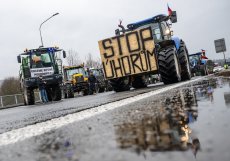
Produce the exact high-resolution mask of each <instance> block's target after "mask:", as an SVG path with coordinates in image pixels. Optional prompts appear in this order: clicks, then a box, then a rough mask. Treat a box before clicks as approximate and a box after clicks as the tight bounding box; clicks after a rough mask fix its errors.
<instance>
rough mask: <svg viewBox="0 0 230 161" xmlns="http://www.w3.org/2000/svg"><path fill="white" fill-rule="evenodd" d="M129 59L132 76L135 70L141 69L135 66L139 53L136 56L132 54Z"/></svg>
mask: <svg viewBox="0 0 230 161" xmlns="http://www.w3.org/2000/svg"><path fill="white" fill-rule="evenodd" d="M130 57H131V63H132V67H133V72H134V74H135V73H136V69H135V68H138V69H139V70H140V71H142V70H141V68H140V67H139V66H138V65H137V64H136V62H137V60H138V59H139V58H140V55H139V53H138V54H132V55H131V56H130Z"/></svg>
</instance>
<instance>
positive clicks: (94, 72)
mask: <svg viewBox="0 0 230 161" xmlns="http://www.w3.org/2000/svg"><path fill="white" fill-rule="evenodd" d="M90 72H93V75H94V76H100V75H102V73H101V71H100V70H91V71H90Z"/></svg>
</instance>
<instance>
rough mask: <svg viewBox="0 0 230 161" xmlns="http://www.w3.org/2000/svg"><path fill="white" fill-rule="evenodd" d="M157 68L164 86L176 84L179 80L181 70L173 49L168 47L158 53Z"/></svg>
mask: <svg viewBox="0 0 230 161" xmlns="http://www.w3.org/2000/svg"><path fill="white" fill-rule="evenodd" d="M158 66H159V74H160V75H161V79H162V82H164V84H171V83H177V82H179V81H180V80H181V69H180V65H179V62H178V57H177V53H176V49H175V47H169V48H166V49H163V50H161V51H160V52H159V54H158Z"/></svg>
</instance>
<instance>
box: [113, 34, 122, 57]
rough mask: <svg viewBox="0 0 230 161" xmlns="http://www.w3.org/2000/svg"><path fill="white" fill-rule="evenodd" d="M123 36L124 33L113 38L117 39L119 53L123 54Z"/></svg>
mask: <svg viewBox="0 0 230 161" xmlns="http://www.w3.org/2000/svg"><path fill="white" fill-rule="evenodd" d="M121 37H124V35H120V36H116V37H113V38H112V39H116V40H117V44H118V49H119V55H123V52H122V48H121Z"/></svg>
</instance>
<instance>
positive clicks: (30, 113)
mask: <svg viewBox="0 0 230 161" xmlns="http://www.w3.org/2000/svg"><path fill="white" fill-rule="evenodd" d="M162 86H163V84H162V83H157V84H155V85H151V86H150V87H149V88H146V89H139V90H131V91H128V92H122V93H119V94H118V93H115V92H113V91H112V92H106V93H100V94H97V95H91V96H84V97H83V96H82V95H78V96H76V97H75V98H73V99H64V100H62V101H60V102H53V103H48V104H37V105H33V106H20V107H15V108H9V109H2V110H0V134H1V133H4V132H7V131H10V130H13V129H18V128H21V127H24V126H27V125H32V124H35V123H39V122H43V121H47V120H50V119H53V118H57V117H61V116H65V115H67V114H71V113H75V112H79V111H82V110H85V109H89V108H92V107H96V106H100V105H103V104H107V103H110V102H114V101H118V100H121V99H124V98H129V97H132V96H136V95H138V94H141V93H145V92H148V91H152V90H156V89H159V88H161V87H162Z"/></svg>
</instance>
